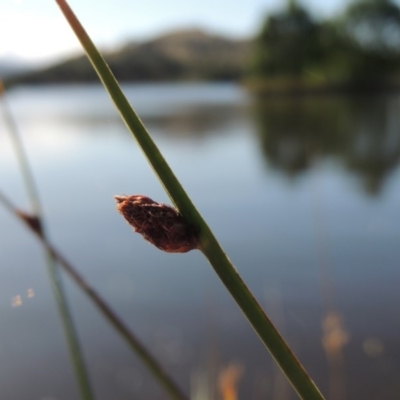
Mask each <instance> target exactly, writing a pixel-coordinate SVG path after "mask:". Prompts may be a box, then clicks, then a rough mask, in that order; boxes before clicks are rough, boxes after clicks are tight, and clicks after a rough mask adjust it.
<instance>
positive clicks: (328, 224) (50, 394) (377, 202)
mask: <svg viewBox="0 0 400 400" xmlns="http://www.w3.org/2000/svg"><path fill="white" fill-rule="evenodd" d="M125 90H126V94H127V96H128V97H129V99H130V100H131V102H132V104H133V106H134V107H135V109H136V111H137V112H138V114H139V115H140V116H141V118H142V119H143V121H144V123H145V125H146V126H147V128H148V130H149V131H150V132H151V134H152V135H153V137H154V139H155V141H156V143H157V145H158V146H159V147H160V149H161V151H162V152H163V153H164V155H165V157H166V159H167V161H168V162H169V163H170V165H171V166H172V168H173V170H174V171H175V172H176V174H177V176H178V178H179V179H180V180H181V182H182V183H183V185H184V187H185V188H186V189H187V191H188V193H189V195H190V196H191V198H192V199H193V201H194V203H195V204H196V206H197V207H198V209H199V210H200V212H201V213H202V214H203V215H204V217H205V218H206V220H207V221H208V222H209V224H210V226H211V227H212V229H213V230H214V232H215V234H216V236H217V237H218V239H219V240H220V242H221V243H222V245H223V247H224V248H225V250H226V251H227V253H228V254H229V256H230V258H231V259H232V260H233V261H234V263H235V265H236V266H237V268H238V270H239V272H240V274H241V275H242V277H243V278H244V280H245V281H246V282H247V284H248V285H249V286H250V288H251V290H252V291H253V292H254V294H255V295H256V297H257V298H258V299H259V301H260V302H261V304H262V305H263V306H264V307H265V309H266V311H267V312H268V314H269V315H270V316H271V317H272V319H273V321H274V322H275V323H276V325H277V326H278V327H279V328H280V330H281V331H282V333H283V335H284V336H285V338H286V339H287V340H288V342H289V343H290V344H291V345H292V346H293V348H294V350H295V352H296V354H297V355H298V356H299V358H300V359H301V361H302V362H303V363H304V364H305V366H306V368H307V369H308V371H309V372H310V374H311V375H312V376H313V378H314V379H315V381H316V382H317V384H318V385H319V386H320V387H321V388H322V390H323V392H324V393H325V394H326V395H327V396H328V397H329V396H330V398H331V400H339V399H340V400H345V399H364V400H369V399H370V400H375V399H376V400H378V399H385V400H390V399H393V400H394V399H398V398H399V397H400V379H399V377H400V289H399V286H400V271H399V267H400V265H399V260H400V241H399V238H400V168H399V161H400V97H397V96H392V97H356V98H344V97H334V98H331V97H304V98H293V99H288V98H277V99H268V100H265V101H263V102H261V101H256V100H254V99H252V98H251V97H250V96H249V95H248V94H247V93H246V92H245V91H243V90H242V89H241V88H239V87H238V86H235V85H229V84H223V85H222V84H221V85H198V84H193V85H186V84H185V85H175V84H174V85H172V84H165V85H129V86H126V87H125ZM8 100H9V102H10V105H11V108H12V112H13V115H14V118H15V119H16V121H17V124H18V127H19V129H20V131H21V134H22V136H23V140H24V144H25V146H26V149H27V153H28V156H29V160H30V162H31V165H32V170H33V173H34V175H35V178H36V180H37V185H38V188H39V191H40V195H41V199H42V202H43V206H44V209H45V216H46V221H47V227H48V230H49V233H50V235H51V238H52V240H53V242H54V243H55V244H56V245H57V246H58V247H59V248H60V249H61V251H62V252H63V253H64V254H65V255H67V257H68V258H69V259H70V260H71V262H72V263H73V264H74V265H75V266H76V267H77V269H78V270H79V271H80V272H81V273H82V275H84V276H85V278H86V279H87V280H88V281H89V282H90V283H91V284H92V285H93V286H94V287H95V288H96V289H97V290H98V291H99V292H100V293H101V294H102V295H103V296H104V298H105V299H106V300H107V301H108V302H109V303H110V304H111V305H112V307H113V308H114V309H115V310H116V311H117V312H118V314H119V315H120V316H121V317H122V318H123V319H124V320H125V321H126V322H127V323H128V324H129V326H130V327H131V328H132V330H133V331H134V332H135V333H136V334H137V336H138V337H140V339H141V340H142V341H143V343H145V344H146V346H147V347H148V348H149V349H150V350H151V351H152V352H153V353H154V354H155V355H156V357H157V358H158V359H159V361H160V362H161V363H162V364H163V365H164V366H165V367H166V368H167V369H168V371H169V372H170V373H171V375H172V376H173V377H174V378H175V379H176V381H177V382H178V383H179V384H180V386H181V387H182V388H183V389H184V390H185V391H186V393H189V392H191V393H192V396H193V397H192V398H193V399H198V400H200V399H202V398H206V399H210V400H212V399H213V398H215V399H216V398H217V396H216V393H217V392H218V389H217V388H218V381H219V380H221V376H222V375H223V373H224V372H225V374H226V373H227V371H229V368H233V366H236V368H241V369H242V372H243V375H242V378H241V379H240V381H239V382H238V391H239V398H240V399H255V400H258V399H273V400H289V399H295V398H296V396H295V394H294V393H293V391H292V390H291V388H290V387H289V386H288V385H287V383H286V381H285V379H283V378H282V376H281V375H280V373H279V371H277V369H276V367H275V365H274V363H273V361H272V360H271V357H270V356H269V354H268V353H267V352H266V351H265V350H264V349H263V346H262V345H261V344H260V341H259V339H258V338H257V336H256V335H255V333H254V332H253V331H252V329H251V328H250V327H249V324H248V323H247V321H246V320H245V318H244V316H243V315H242V313H241V312H240V311H239V310H238V307H237V306H236V304H235V303H234V301H233V300H232V299H231V298H230V296H229V295H228V294H227V291H226V289H225V288H224V287H223V286H222V284H221V283H220V282H219V281H218V278H217V276H216V275H215V273H214V272H213V270H212V268H211V267H210V266H209V265H208V263H207V261H206V260H205V259H204V257H202V255H201V253H200V252H198V251H193V252H190V253H187V254H166V253H162V252H161V251H159V250H158V249H156V248H153V247H152V246H151V245H150V244H148V243H147V242H145V241H144V240H143V239H142V238H141V237H140V236H139V235H138V234H135V233H133V232H132V230H131V228H130V227H129V226H128V225H127V224H126V222H125V221H124V220H123V219H122V217H121V216H120V215H119V214H118V213H117V212H116V208H115V202H114V199H113V196H114V195H116V194H146V195H147V196H149V197H151V198H153V199H154V200H156V201H159V202H165V203H170V201H169V199H168V198H167V196H166V194H165V193H164V191H163V189H162V187H161V185H160V183H159V182H158V181H157V179H156V178H155V176H154V174H153V172H152V170H151V168H150V167H149V165H148V164H147V162H146V160H145V158H144V156H143V154H142V153H141V151H140V149H139V148H138V146H137V145H136V142H135V141H134V140H133V139H132V137H131V135H130V134H129V133H128V131H127V130H126V128H125V126H124V125H123V123H122V122H121V121H120V119H119V116H118V115H117V113H116V111H115V109H114V107H113V105H112V104H111V102H110V100H109V99H108V97H107V95H106V94H105V92H104V90H103V89H102V88H101V87H100V86H97V85H93V86H75V87H74V86H69V87H46V88H41V87H36V88H16V89H14V90H13V91H11V92H10V93H9V96H8ZM0 190H1V191H2V192H3V193H5V194H7V195H8V196H9V197H12V198H13V201H14V202H15V203H16V204H17V205H18V206H20V207H22V208H26V207H28V206H29V202H28V200H27V196H26V192H25V189H24V186H23V184H22V181H21V176H20V173H19V170H18V164H17V161H16V159H15V155H14V153H13V151H12V148H11V145H10V139H9V136H8V134H7V131H6V127H5V125H4V121H3V120H1V121H0ZM0 224H1V247H0V248H1V251H0V326H1V329H0V357H1V360H2V362H1V363H0V391H1V393H0V398H1V399H7V400H26V399H37V400H50V399H52V400H55V399H57V400H74V399H78V398H79V394H78V390H77V385H76V382H75V379H74V373H73V369H72V367H71V363H70V359H69V354H68V350H67V346H66V342H65V339H64V333H63V330H62V326H61V322H60V318H59V315H58V313H57V307H56V305H55V301H54V298H53V295H52V291H51V285H50V282H49V278H48V275H47V273H46V266H45V263H44V257H43V251H42V248H41V246H40V245H39V243H38V242H37V240H36V238H34V237H33V236H32V235H31V233H30V232H28V231H27V230H26V228H25V227H24V226H22V224H21V223H20V222H19V221H17V220H15V219H14V218H13V217H12V216H10V215H9V214H8V213H7V212H6V211H5V210H4V209H3V208H0ZM65 284H66V288H67V291H68V297H69V300H70V304H71V307H72V310H73V314H74V317H75V320H76V324H77V326H78V331H79V336H80V339H81V341H82V346H83V348H84V355H85V357H86V359H87V362H88V365H89V370H90V376H91V379H92V382H93V386H94V389H95V393H96V398H97V399H102V400H109V399H115V400H120V399H132V398H136V399H164V398H165V399H166V398H167V395H166V394H165V392H164V391H163V389H162V388H160V386H159V384H158V383H157V382H156V381H155V380H154V379H153V378H152V377H151V375H150V374H149V373H148V372H147V370H146V369H145V367H143V365H142V364H141V363H140V361H138V359H137V357H136V356H135V355H134V354H132V353H131V351H130V350H129V348H128V346H127V345H126V344H125V342H124V341H123V340H122V339H121V338H120V337H119V336H118V334H117V333H115V332H114V330H113V328H112V327H110V325H109V324H108V323H107V322H106V321H105V320H104V319H103V317H102V315H101V314H100V313H99V312H98V311H97V310H96V309H95V307H94V306H93V305H92V304H91V302H90V301H89V300H88V299H87V298H86V297H85V295H84V294H82V293H81V292H80V290H79V289H77V288H76V287H75V285H74V284H73V283H72V282H71V281H70V280H69V278H68V277H67V276H65ZM17 296H19V297H17ZM323 343H325V345H323ZM206 382H209V385H210V386H211V388H210V389H209V392H208V393H209V394H208V395H206V396H205V397H200V395H199V393H198V392H199V391H200V389H199V388H202V390H203V391H204V390H206V389H205V385H206V384H205V383H206ZM196 393H197V397H196Z"/></svg>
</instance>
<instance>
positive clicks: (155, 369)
mask: <svg viewBox="0 0 400 400" xmlns="http://www.w3.org/2000/svg"><path fill="white" fill-rule="evenodd" d="M0 203H2V204H3V206H4V207H5V208H6V209H7V210H8V211H9V212H10V213H12V214H13V215H15V216H16V217H17V218H18V219H20V220H21V221H23V222H25V224H26V225H27V226H28V227H29V228H30V229H31V231H32V232H34V233H35V234H36V236H37V237H38V239H39V240H40V241H41V242H42V244H43V246H44V247H45V249H46V250H47V251H48V253H49V254H51V256H52V257H53V258H54V259H55V260H57V261H58V262H59V264H60V266H61V267H62V268H63V270H64V271H65V272H66V273H67V274H68V275H69V276H70V278H71V279H72V280H73V281H74V282H75V283H76V284H77V285H78V287H79V288H80V289H81V290H83V292H84V293H85V294H86V295H87V296H88V298H89V299H90V300H91V301H92V302H93V303H94V305H95V306H96V307H97V308H98V309H99V310H100V312H101V313H102V314H103V315H104V316H105V318H106V319H107V320H108V321H109V322H110V323H111V324H112V326H113V327H114V328H115V329H116V331H117V332H118V333H119V334H120V335H121V336H122V337H123V338H124V339H125V340H126V342H127V343H128V345H129V347H130V348H131V349H132V350H133V351H134V352H135V354H136V355H137V356H138V357H139V358H140V359H141V361H142V362H143V363H144V364H145V365H146V366H147V367H148V368H149V370H150V371H151V372H152V374H153V375H154V376H155V378H156V379H157V380H158V381H159V382H160V384H161V385H162V386H163V387H164V389H166V391H167V392H168V393H169V394H170V396H171V398H173V399H175V400H188V398H187V396H186V395H184V394H183V392H182V391H181V390H180V388H179V387H178V386H177V385H176V384H175V382H174V381H173V380H172V378H171V377H170V376H169V375H168V374H167V373H166V372H165V371H164V369H163V368H162V367H161V365H160V364H159V363H158V361H157V360H156V359H155V358H154V357H153V356H152V354H151V353H150V352H149V351H148V350H147V349H146V347H145V346H144V345H143V344H142V343H141V342H140V340H139V339H138V338H137V337H136V336H135V335H134V333H133V332H132V331H131V330H130V329H129V327H128V326H127V325H126V324H125V323H124V322H123V321H122V319H121V318H120V317H119V316H118V315H117V313H116V312H115V311H113V310H112V308H111V307H110V306H109V305H108V304H107V303H106V301H105V300H103V298H102V297H101V296H100V295H99V294H98V293H97V292H96V291H95V289H93V288H92V287H91V286H90V285H89V283H88V282H87V281H86V280H85V279H84V278H83V276H82V275H80V274H79V272H78V271H77V269H76V268H75V267H74V266H73V265H72V264H71V263H70V262H69V261H68V260H67V259H66V258H65V257H64V256H63V255H62V253H61V252H60V251H58V250H57V249H56V248H55V247H54V246H53V245H52V244H51V243H50V242H49V240H48V239H46V238H45V237H43V236H42V235H40V233H39V232H38V231H37V230H35V229H32V226H31V225H29V223H27V220H26V219H25V218H24V217H23V215H24V214H23V213H21V212H20V211H19V210H18V209H17V208H16V207H15V206H14V205H13V204H12V202H11V201H10V200H9V199H8V198H7V197H6V196H4V194H3V193H1V192H0Z"/></svg>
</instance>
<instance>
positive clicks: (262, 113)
mask: <svg viewBox="0 0 400 400" xmlns="http://www.w3.org/2000/svg"><path fill="white" fill-rule="evenodd" d="M254 110H255V118H256V121H257V133H258V136H259V139H260V142H261V146H262V151H263V154H264V156H265V160H266V162H267V163H268V165H269V166H270V167H272V168H275V169H277V170H280V171H283V172H284V173H285V174H287V175H288V176H289V177H295V176H297V175H299V174H301V173H303V172H305V171H306V170H307V169H309V168H310V166H311V165H313V163H314V162H315V161H317V160H320V159H321V158H333V159H334V160H336V161H338V162H340V163H341V164H342V165H343V166H344V167H345V168H347V169H348V170H349V171H351V172H354V173H356V174H357V175H358V176H359V177H360V178H361V179H362V182H363V187H364V189H365V191H366V192H367V193H368V194H371V195H377V194H379V193H380V192H381V190H382V188H383V185H384V183H385V180H386V179H387V177H388V176H389V174H390V173H391V172H392V171H393V170H394V169H395V168H396V167H397V165H398V164H399V160H400V132H399V129H400V113H399V111H400V110H399V102H398V100H397V98H394V97H367V98H358V97H356V98H343V97H336V98H327V97H317V98H315V97H312V98H308V97H303V98H289V99H288V98H281V99H278V100H276V99H274V100H267V101H258V102H257V103H256V104H255V107H254Z"/></svg>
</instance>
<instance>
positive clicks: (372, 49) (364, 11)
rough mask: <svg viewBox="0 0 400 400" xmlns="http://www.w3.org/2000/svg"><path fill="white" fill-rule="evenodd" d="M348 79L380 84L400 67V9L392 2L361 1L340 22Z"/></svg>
mask: <svg viewBox="0 0 400 400" xmlns="http://www.w3.org/2000/svg"><path fill="white" fill-rule="evenodd" d="M339 27H340V30H339V31H340V32H341V34H342V40H344V41H345V42H346V43H347V46H346V49H345V50H346V54H343V56H344V57H345V58H346V63H347V67H348V73H349V77H350V78H351V79H355V80H371V79H372V80H374V81H380V80H385V79H386V78H388V77H389V78H390V77H391V76H393V75H394V74H396V73H397V70H398V68H399V67H400V8H399V7H398V5H397V4H395V3H394V2H393V1H391V0H362V1H361V0H358V1H356V2H354V3H353V4H352V5H350V7H349V8H348V9H347V11H346V13H345V14H344V16H343V17H342V19H341V21H340V22H339Z"/></svg>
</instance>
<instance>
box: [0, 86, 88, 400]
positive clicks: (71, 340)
mask: <svg viewBox="0 0 400 400" xmlns="http://www.w3.org/2000/svg"><path fill="white" fill-rule="evenodd" d="M0 97H1V102H2V107H1V109H2V111H3V117H4V120H5V122H6V124H7V126H8V128H9V132H10V138H11V141H12V145H13V148H14V151H15V154H16V156H17V160H18V163H19V165H20V169H21V174H22V178H23V180H24V183H25V187H26V190H27V192H28V196H29V199H30V202H31V207H32V210H33V215H34V216H35V217H36V218H37V221H38V222H39V223H40V225H39V231H38V232H37V233H38V234H40V235H41V236H42V237H43V238H44V239H45V238H46V232H45V229H44V220H43V211H42V207H41V203H40V199H39V194H38V190H37V188H36V185H35V180H34V178H33V174H32V169H31V168H30V165H29V162H28V157H27V155H26V152H25V149H24V146H23V144H22V140H21V137H20V134H19V131H18V127H17V124H16V122H15V121H14V119H13V117H12V114H11V111H10V108H9V106H8V102H7V100H6V94H5V90H4V87H3V85H2V82H1V81H0ZM44 250H45V259H46V265H47V272H48V274H49V277H50V282H51V286H52V289H53V294H54V296H55V298H56V302H57V307H58V310H59V313H60V316H61V320H62V324H63V327H64V332H65V336H66V339H67V343H68V347H69V351H70V355H71V359H72V364H73V366H74V370H75V375H76V379H77V381H78V383H79V389H80V392H81V396H82V399H85V400H92V399H93V398H94V396H93V390H92V387H91V384H90V379H89V374H88V372H87V368H86V365H85V361H84V358H83V353H82V349H81V345H80V343H79V339H78V333H77V330H76V327H75V325H74V321H73V318H72V313H71V310H70V309H69V306H68V300H67V297H66V294H65V290H64V287H63V284H62V280H61V277H60V274H59V270H58V267H57V263H56V259H55V258H54V256H53V255H52V253H51V252H49V250H48V249H46V248H45V249H44Z"/></svg>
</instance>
